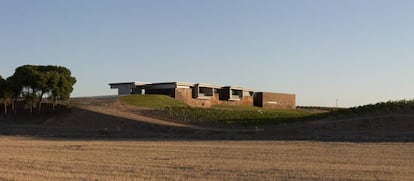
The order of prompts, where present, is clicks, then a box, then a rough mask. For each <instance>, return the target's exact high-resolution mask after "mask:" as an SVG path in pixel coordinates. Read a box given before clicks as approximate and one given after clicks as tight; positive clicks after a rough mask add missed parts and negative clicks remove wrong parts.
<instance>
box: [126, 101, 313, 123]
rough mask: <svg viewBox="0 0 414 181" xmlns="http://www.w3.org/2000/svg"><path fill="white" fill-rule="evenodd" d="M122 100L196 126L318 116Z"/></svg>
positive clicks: (282, 111)
mask: <svg viewBox="0 0 414 181" xmlns="http://www.w3.org/2000/svg"><path fill="white" fill-rule="evenodd" d="M120 100H121V101H123V102H125V103H127V104H130V105H133V106H138V107H149V108H157V109H158V110H156V111H155V110H154V111H152V113H153V115H155V116H157V117H162V118H167V119H173V120H177V121H183V122H187V123H193V124H231V125H232V124H266V123H281V122H292V121H299V120H304V119H308V117H310V116H313V115H315V114H314V113H310V112H307V111H302V110H268V109H262V108H258V107H254V106H230V105H216V106H213V107H212V108H194V107H190V106H188V105H187V104H185V103H183V102H180V101H177V100H175V99H173V98H171V97H169V96H165V95H129V96H122V97H120Z"/></svg>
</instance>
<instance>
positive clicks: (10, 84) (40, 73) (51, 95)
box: [0, 65, 76, 115]
mask: <svg viewBox="0 0 414 181" xmlns="http://www.w3.org/2000/svg"><path fill="white" fill-rule="evenodd" d="M71 74H72V73H71V71H70V70H69V69H67V68H66V67H62V66H52V65H47V66H44V65H23V66H20V67H18V68H16V70H15V72H14V74H13V75H12V76H10V77H8V78H3V77H1V76H0V99H1V100H2V102H3V108H4V113H5V115H7V113H8V108H9V107H11V110H12V111H13V112H14V114H16V111H17V108H16V105H17V102H18V101H24V102H25V103H26V105H28V106H29V107H30V112H33V110H34V109H35V108H37V110H38V111H39V112H40V111H41V109H42V103H43V99H44V98H48V99H49V100H51V101H53V109H55V107H56V106H57V100H66V99H68V98H69V97H70V94H71V93H72V91H73V85H74V84H75V83H76V78H75V77H73V76H72V75H71Z"/></svg>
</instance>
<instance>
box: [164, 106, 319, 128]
mask: <svg viewBox="0 0 414 181" xmlns="http://www.w3.org/2000/svg"><path fill="white" fill-rule="evenodd" d="M232 108H233V109H228V107H226V108H225V109H220V108H217V107H215V108H210V109H205V108H192V107H168V108H166V109H164V110H163V111H162V112H161V114H163V115H164V116H167V117H169V118H172V119H175V120H180V121H184V122H188V123H195V124H206V123H207V124H228V125H233V124H238V125H240V124H243V125H258V124H278V123H283V122H295V121H301V120H308V119H310V118H311V117H312V116H314V115H315V114H313V113H310V112H306V111H301V110H267V109H259V108H254V107H252V108H247V107H241V108H240V109H236V108H235V107H232Z"/></svg>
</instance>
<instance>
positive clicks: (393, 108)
mask: <svg viewBox="0 0 414 181" xmlns="http://www.w3.org/2000/svg"><path fill="white" fill-rule="evenodd" d="M413 112H414V100H400V101H388V102H380V103H376V104H368V105H364V106H358V107H352V108H349V109H339V110H337V111H333V112H330V113H328V115H330V116H334V117H356V116H364V115H369V114H395V113H413Z"/></svg>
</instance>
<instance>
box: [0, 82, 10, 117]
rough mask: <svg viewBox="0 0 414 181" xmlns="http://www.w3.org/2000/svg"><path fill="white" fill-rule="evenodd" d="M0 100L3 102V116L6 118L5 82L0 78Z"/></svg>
mask: <svg viewBox="0 0 414 181" xmlns="http://www.w3.org/2000/svg"><path fill="white" fill-rule="evenodd" d="M0 98H1V99H2V101H3V106H4V115H5V116H7V100H8V98H7V82H6V80H4V79H3V77H2V76H0Z"/></svg>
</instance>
